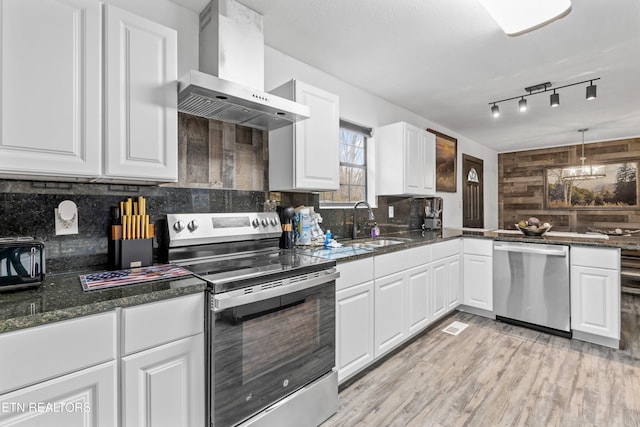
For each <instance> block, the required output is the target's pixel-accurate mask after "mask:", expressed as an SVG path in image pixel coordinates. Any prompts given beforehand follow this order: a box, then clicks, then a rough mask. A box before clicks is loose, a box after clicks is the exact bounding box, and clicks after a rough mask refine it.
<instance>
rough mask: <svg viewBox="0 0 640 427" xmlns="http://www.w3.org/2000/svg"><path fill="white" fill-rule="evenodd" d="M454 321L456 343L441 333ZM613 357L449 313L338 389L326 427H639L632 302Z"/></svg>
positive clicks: (639, 365)
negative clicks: (460, 327) (464, 326)
mask: <svg viewBox="0 0 640 427" xmlns="http://www.w3.org/2000/svg"><path fill="white" fill-rule="evenodd" d="M454 320H458V321H461V322H464V323H467V324H469V327H468V328H467V329H465V330H464V331H462V332H461V333H460V334H459V335H458V336H453V335H450V334H447V333H444V332H442V329H444V328H445V327H446V326H447V325H449V324H450V323H451V322H453V321H454ZM622 339H623V347H624V348H623V349H622V350H612V349H608V348H605V347H600V346H597V345H592V344H588V343H583V342H580V341H576V340H568V339H566V338H560V337H556V336H553V335H549V334H546V333H542V332H536V331H532V330H529V329H525V328H521V327H518V326H511V325H508V324H505V323H499V322H496V321H494V320H490V319H486V318H483V317H479V316H474V315H472V314H468V313H461V312H457V313H455V314H454V315H453V316H450V317H448V318H446V319H444V320H442V321H441V322H439V323H438V324H437V325H435V326H434V327H433V328H431V329H430V330H429V331H428V332H426V333H424V334H422V335H421V336H420V337H419V338H418V339H416V340H415V341H413V342H412V343H410V344H409V345H407V346H406V347H404V348H402V349H401V350H400V351H398V352H397V353H395V354H393V355H392V356H391V357H389V358H387V359H386V360H384V361H383V363H382V364H380V365H379V366H377V367H376V368H374V369H372V370H370V371H369V372H367V373H366V374H365V375H363V376H361V377H359V378H357V379H356V380H355V381H353V382H351V383H350V384H347V385H346V387H343V389H342V390H341V392H340V400H339V407H338V413H337V414H336V415H334V416H333V417H332V418H330V419H329V420H328V421H327V422H325V423H324V424H322V427H333V426H348V427H354V426H363V427H364V426H366V427H372V426H376V427H382V426H421V427H422V426H447V427H448V426H482V427H484V426H545V427H546V426H563V427H570V426H580V427H582V426H603V427H611V426H634V427H635V426H640V296H637V295H626V294H625V295H623V299H622Z"/></svg>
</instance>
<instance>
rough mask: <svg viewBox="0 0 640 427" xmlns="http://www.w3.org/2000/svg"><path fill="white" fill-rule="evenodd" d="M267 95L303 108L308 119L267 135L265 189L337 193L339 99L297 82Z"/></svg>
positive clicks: (286, 84)
mask: <svg viewBox="0 0 640 427" xmlns="http://www.w3.org/2000/svg"><path fill="white" fill-rule="evenodd" d="M270 92H271V93H273V94H274V95H278V96H281V97H283V98H286V99H290V100H292V101H296V102H299V103H301V104H305V105H307V106H308V107H309V110H310V112H311V117H310V118H308V119H306V120H302V121H300V122H297V123H294V124H293V125H290V126H285V127H282V128H280V129H276V130H273V131H271V132H269V190H271V191H301V190H302V191H332V190H337V189H338V188H339V187H340V177H339V170H340V134H339V131H340V98H339V97H338V96H337V95H335V94H332V93H329V92H327V91H325V90H322V89H320V88H316V87H313V86H311V85H309V84H306V83H304V82H301V81H299V80H291V81H289V82H287V83H285V84H283V85H281V86H279V87H277V88H275V89H273V90H272V91H270Z"/></svg>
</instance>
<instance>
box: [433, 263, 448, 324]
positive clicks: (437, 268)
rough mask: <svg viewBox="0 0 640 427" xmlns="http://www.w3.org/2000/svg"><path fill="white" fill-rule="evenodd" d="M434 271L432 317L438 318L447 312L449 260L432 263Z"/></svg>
mask: <svg viewBox="0 0 640 427" xmlns="http://www.w3.org/2000/svg"><path fill="white" fill-rule="evenodd" d="M431 269H432V271H433V285H432V286H433V291H432V297H431V318H433V319H438V318H440V317H442V316H443V315H444V314H445V313H446V312H447V287H448V282H449V281H448V279H447V275H448V274H447V270H448V268H447V261H446V260H444V259H441V260H439V261H435V262H434V263H433V264H432V265H431Z"/></svg>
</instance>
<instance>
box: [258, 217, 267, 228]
mask: <svg viewBox="0 0 640 427" xmlns="http://www.w3.org/2000/svg"><path fill="white" fill-rule="evenodd" d="M260 222H261V223H262V226H263V227H266V226H267V225H269V221H267V218H262V221H260Z"/></svg>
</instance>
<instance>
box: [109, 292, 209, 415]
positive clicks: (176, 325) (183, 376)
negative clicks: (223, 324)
mask: <svg viewBox="0 0 640 427" xmlns="http://www.w3.org/2000/svg"><path fill="white" fill-rule="evenodd" d="M204 310H205V303H204V294H193V295H187V296H183V297H179V298H172V299H168V300H163V301H158V302H153V303H148V304H142V305H138V306H134V307H129V308H125V309H123V310H122V324H123V327H122V331H123V332H122V333H123V335H124V336H123V337H122V338H121V342H122V343H123V352H124V354H123V356H124V357H123V358H122V372H121V375H122V394H121V396H120V404H121V405H122V426H123V427H135V426H153V427H156V426H160V427H163V426H167V427H189V426H200V425H204V422H205V421H204V418H205V401H204V399H205V397H204V396H205V393H204V390H205V382H204V380H205V364H204Z"/></svg>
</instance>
